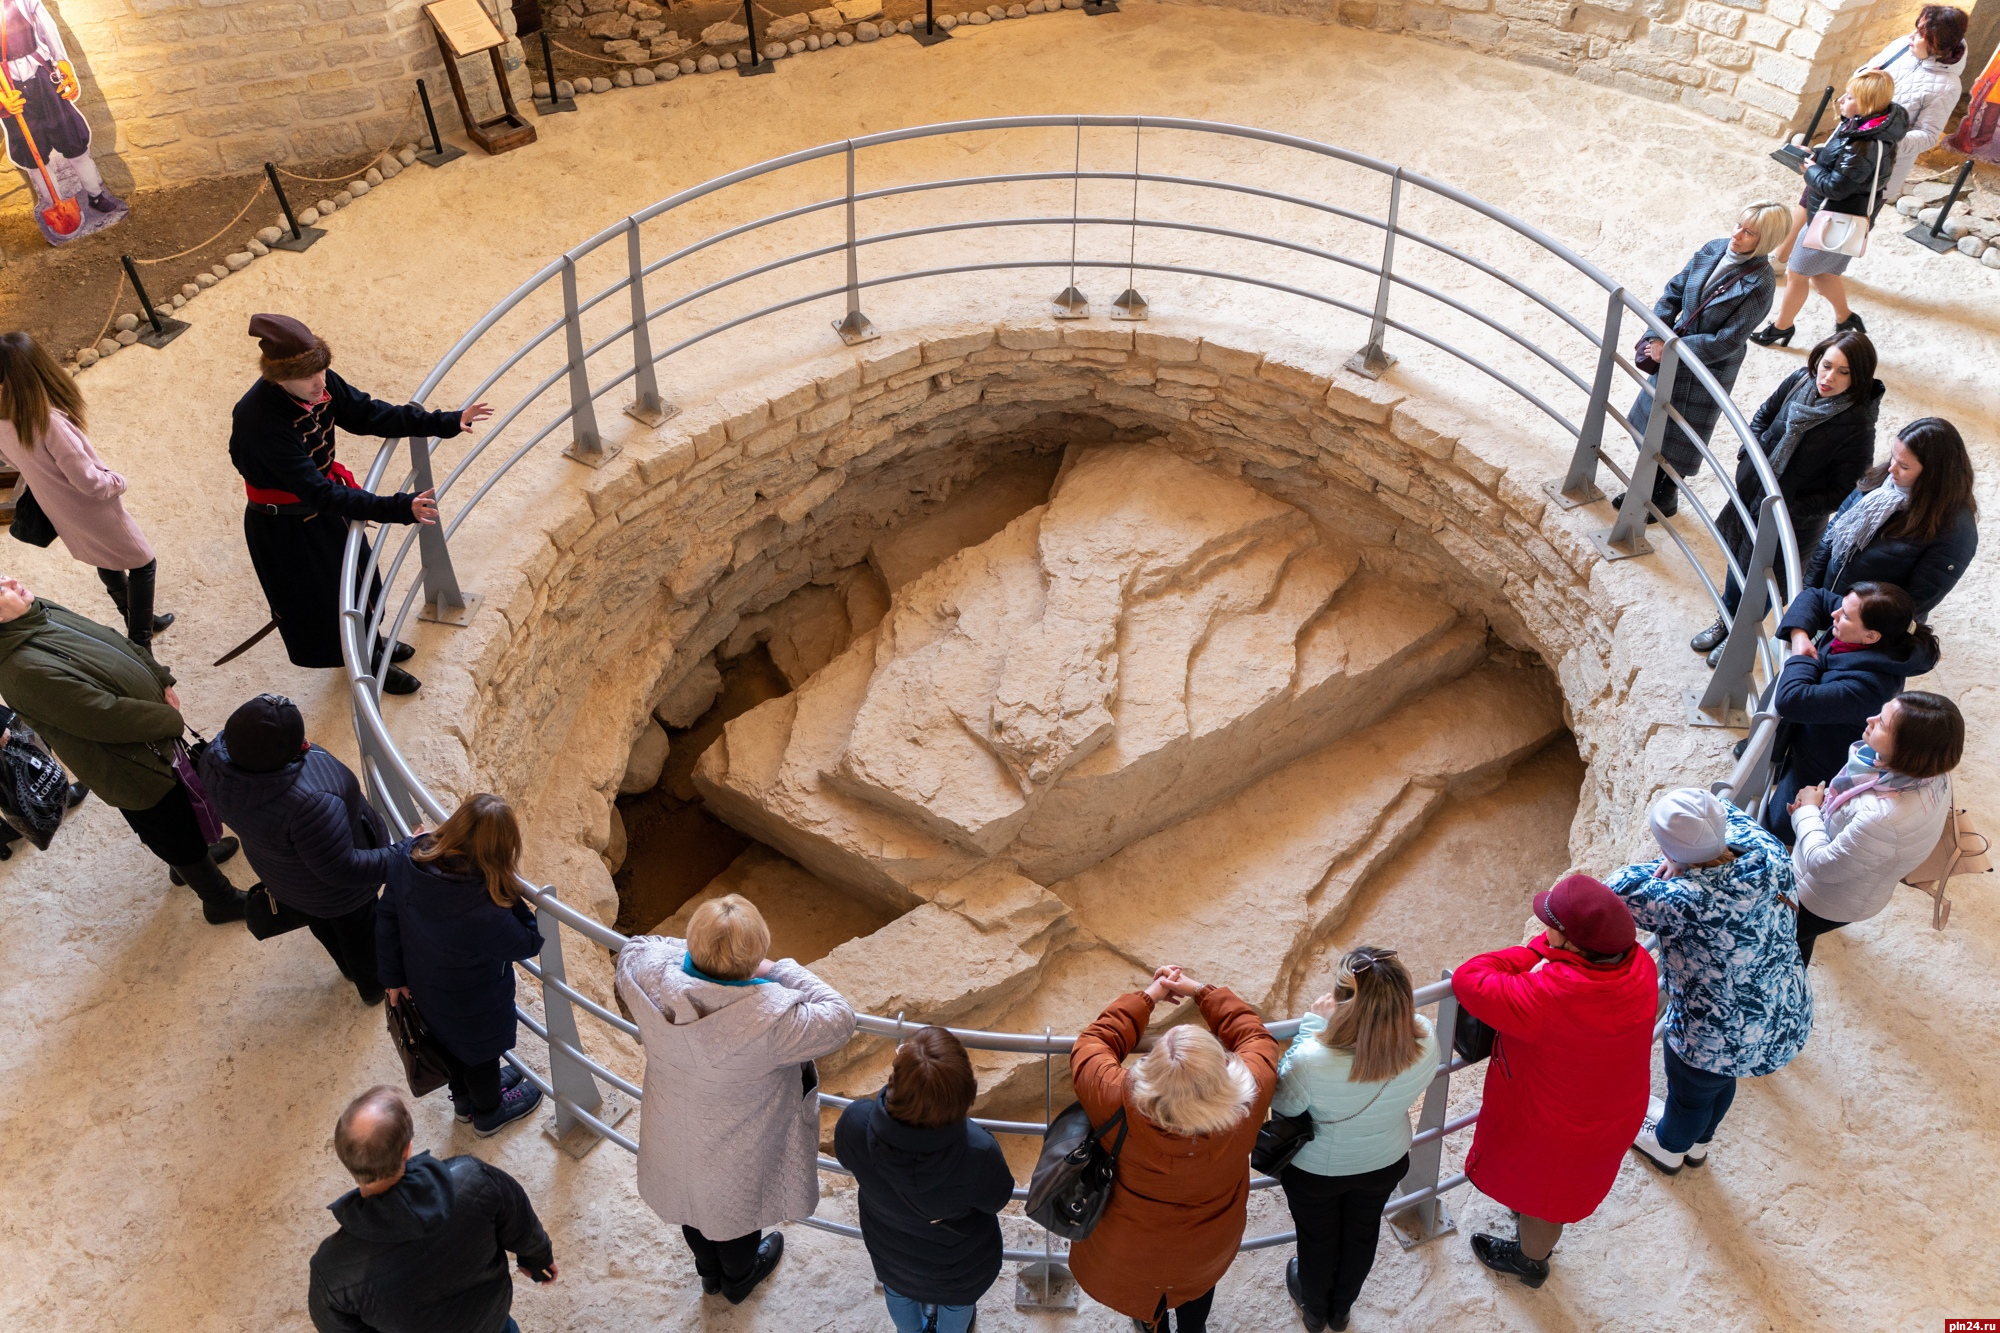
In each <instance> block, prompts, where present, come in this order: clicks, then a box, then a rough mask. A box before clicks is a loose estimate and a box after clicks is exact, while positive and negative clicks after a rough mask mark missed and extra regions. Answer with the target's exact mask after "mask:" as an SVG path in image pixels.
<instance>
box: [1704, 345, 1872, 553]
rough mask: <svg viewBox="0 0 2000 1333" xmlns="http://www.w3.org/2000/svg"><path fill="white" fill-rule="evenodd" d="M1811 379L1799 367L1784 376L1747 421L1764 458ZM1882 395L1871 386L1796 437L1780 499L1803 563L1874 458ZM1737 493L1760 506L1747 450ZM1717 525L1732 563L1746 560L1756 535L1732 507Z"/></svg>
mask: <svg viewBox="0 0 2000 1333" xmlns="http://www.w3.org/2000/svg"><path fill="white" fill-rule="evenodd" d="M1811 374H1812V372H1811V371H1810V370H1807V369H1806V368H1805V367H1804V366H1800V367H1799V368H1798V369H1797V370H1795V371H1793V372H1792V373H1791V374H1789V375H1787V376H1785V378H1784V379H1783V380H1782V381H1781V382H1780V383H1779V385H1778V387H1777V388H1775V389H1773V390H1771V396H1770V397H1769V398H1766V399H1765V400H1764V403H1763V406H1761V407H1759V408H1758V409H1757V414H1756V415H1755V416H1753V417H1751V418H1750V429H1751V430H1752V431H1753V432H1754V433H1755V434H1756V436H1757V443H1758V445H1759V446H1760V447H1761V448H1762V449H1763V451H1764V456H1765V457H1766V458H1769V457H1770V456H1771V454H1772V453H1773V452H1774V451H1775V450H1776V449H1777V447H1778V445H1779V444H1780V443H1781V442H1782V441H1783V440H1784V438H1785V420H1784V411H1783V408H1784V406H1785V399H1786V398H1787V397H1789V396H1790V395H1791V393H1792V391H1793V390H1794V389H1795V388H1797V387H1798V385H1799V382H1800V381H1801V380H1804V379H1805V378H1807V377H1808V376H1810V375H1811ZM1886 391H1887V390H1886V388H1885V387H1884V385H1883V383H1882V381H1881V380H1871V381H1869V387H1868V391H1867V392H1866V393H1864V394H1862V395H1860V396H1859V397H1858V398H1856V400H1855V402H1854V405H1853V406H1852V407H1850V408H1848V409H1847V410H1846V411H1845V412H1842V413H1841V414H1840V415H1839V416H1836V417H1830V418H1828V419H1827V420H1825V421H1822V422H1820V423H1819V424H1818V425H1817V426H1814V427H1813V428H1812V429H1811V430H1808V431H1807V432H1806V433H1805V434H1804V435H1802V436H1800V437H1799V443H1798V446H1797V447H1796V448H1795V449H1793V450H1792V456H1791V458H1790V459H1788V460H1787V461H1786V463H1785V470H1784V471H1783V472H1780V473H1779V474H1778V494H1779V497H1780V498H1781V499H1783V500H1784V502H1785V512H1786V513H1787V514H1788V515H1789V516H1790V517H1791V520H1792V535H1793V536H1794V537H1796V538H1797V539H1798V543H1799V558H1800V559H1801V560H1805V559H1806V558H1808V557H1809V556H1810V555H1811V554H1812V549H1813V546H1814V544H1815V543H1817V542H1818V541H1819V534H1820V532H1821V531H1822V530H1824V529H1825V527H1826V520H1827V516H1828V515H1829V514H1831V513H1832V512H1833V511H1834V509H1835V508H1836V507H1837V506H1838V505H1839V504H1840V502H1841V501H1842V500H1843V499H1845V498H1846V497H1847V493H1848V492H1849V491H1851V490H1853V489H1854V483H1856V482H1858V481H1860V480H1861V474H1862V473H1864V472H1866V471H1867V470H1868V463H1869V460H1871V459H1872V458H1874V456H1875V421H1876V418H1877V417H1878V416H1879V415H1880V412H1881V408H1882V395H1883V394H1884V393H1885V392H1886ZM1736 491H1737V494H1739V495H1741V496H1742V497H1743V503H1744V506H1745V507H1746V508H1748V509H1749V510H1750V512H1751V513H1753V514H1754V513H1756V512H1757V506H1758V505H1759V504H1762V503H1763V500H1764V483H1763V482H1761V481H1759V480H1758V479H1757V469H1756V468H1754V467H1752V466H1751V464H1750V454H1749V451H1748V450H1743V449H1739V450H1737V452H1736ZM1715 521H1716V526H1717V527H1719V528H1721V529H1722V539H1723V540H1724V541H1725V542H1727V543H1729V549H1730V551H1731V552H1733V553H1734V554H1735V556H1736V559H1737V560H1738V561H1739V562H1742V561H1746V560H1748V559H1749V558H1750V547H1751V540H1752V537H1753V535H1754V534H1752V533H1751V532H1750V531H1749V530H1748V529H1747V528H1745V526H1744V524H1743V521H1742V519H1741V518H1739V517H1738V516H1737V513H1736V506H1734V505H1724V506H1723V507H1722V512H1721V513H1720V514H1718V515H1716V520H1715Z"/></svg>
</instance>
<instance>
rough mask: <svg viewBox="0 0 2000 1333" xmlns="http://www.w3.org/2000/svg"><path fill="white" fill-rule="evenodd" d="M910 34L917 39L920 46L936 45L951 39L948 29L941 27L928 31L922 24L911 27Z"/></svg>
mask: <svg viewBox="0 0 2000 1333" xmlns="http://www.w3.org/2000/svg"><path fill="white" fill-rule="evenodd" d="M910 36H911V37H913V38H915V39H916V43H917V45H918V46H936V45H937V44H938V43H939V42H948V41H950V40H951V33H950V31H949V30H948V29H945V28H939V29H937V30H935V31H930V32H927V31H925V30H924V28H923V26H922V25H921V24H918V25H914V26H912V27H911V28H910Z"/></svg>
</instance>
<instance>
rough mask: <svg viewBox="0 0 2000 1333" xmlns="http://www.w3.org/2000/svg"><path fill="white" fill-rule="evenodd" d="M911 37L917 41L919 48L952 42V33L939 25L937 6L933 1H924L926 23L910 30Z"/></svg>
mask: <svg viewBox="0 0 2000 1333" xmlns="http://www.w3.org/2000/svg"><path fill="white" fill-rule="evenodd" d="M910 36H911V37H913V38H915V39H916V43H917V45H918V46H936V45H937V44H938V43H939V42H948V41H950V40H951V33H950V32H949V31H947V30H946V29H944V28H940V27H938V25H937V13H936V6H935V5H934V4H933V3H932V0H924V21H923V23H922V24H921V25H920V26H918V27H913V28H911V29H910Z"/></svg>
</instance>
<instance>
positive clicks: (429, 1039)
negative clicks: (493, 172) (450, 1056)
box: [383, 995, 451, 1097]
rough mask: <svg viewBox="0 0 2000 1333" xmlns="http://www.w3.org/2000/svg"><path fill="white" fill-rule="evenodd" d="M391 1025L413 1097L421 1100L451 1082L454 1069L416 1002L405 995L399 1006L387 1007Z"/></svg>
mask: <svg viewBox="0 0 2000 1333" xmlns="http://www.w3.org/2000/svg"><path fill="white" fill-rule="evenodd" d="M383 1008H384V1009H386V1010H387V1011H388V1013H387V1014H386V1015H385V1017H386V1018H387V1020H388V1023H389V1040H390V1041H391V1042H392V1043H394V1045H395V1047H396V1055H397V1057H398V1058H399V1059H401V1060H402V1062H403V1077H404V1078H405V1079H407V1080H408V1081H409V1084H410V1095H411V1096H412V1097H421V1096H423V1095H424V1094H425V1093H430V1092H436V1091H437V1090H438V1089H439V1088H441V1087H443V1086H444V1085H445V1084H447V1083H449V1082H450V1081H451V1067H450V1066H449V1065H447V1064H446V1063H445V1061H444V1048H443V1047H441V1046H439V1045H438V1039H437V1038H436V1037H433V1036H432V1035H431V1030H430V1029H429V1028H428V1027H426V1026H424V1016H423V1015H422V1014H420V1013H418V1012H417V1003H416V1001H415V1000H413V999H411V998H410V997H409V996H407V995H405V996H404V997H403V998H402V1000H401V1002H400V1003H397V1004H389V1005H384V1006H383Z"/></svg>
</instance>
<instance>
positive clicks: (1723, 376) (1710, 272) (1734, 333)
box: [1612, 200, 1790, 522]
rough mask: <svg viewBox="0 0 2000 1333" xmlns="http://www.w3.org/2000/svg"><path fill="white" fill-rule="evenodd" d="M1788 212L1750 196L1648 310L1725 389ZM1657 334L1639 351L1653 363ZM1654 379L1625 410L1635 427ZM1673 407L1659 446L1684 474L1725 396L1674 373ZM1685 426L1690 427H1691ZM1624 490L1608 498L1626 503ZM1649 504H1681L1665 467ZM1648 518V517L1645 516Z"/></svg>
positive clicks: (1763, 299) (1697, 459)
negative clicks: (1732, 224)
mask: <svg viewBox="0 0 2000 1333" xmlns="http://www.w3.org/2000/svg"><path fill="white" fill-rule="evenodd" d="M1789 220H1790V214H1788V213H1787V212H1786V211H1785V206H1784V205H1783V204H1780V203H1774V202H1771V201H1768V200H1767V201H1765V202H1763V203H1756V204H1750V205H1748V206H1746V207H1745V208H1744V209H1743V210H1742V211H1741V212H1740V213H1738V214H1737V215H1736V228H1735V230H1734V231H1732V232H1731V233H1730V234H1729V235H1728V236H1724V237H1721V238H1719V239H1717V240H1713V241H1709V242H1707V243H1706V244H1704V245H1703V246H1702V247H1701V248H1700V249H1699V250H1696V251H1695V252H1694V255H1693V257H1692V258H1690V259H1689V260H1688V262H1687V263H1686V264H1684V265H1682V267H1681V271H1680V272H1679V273H1676V274H1675V275H1674V276H1673V277H1672V278H1671V279H1669V280H1668V282H1667V287H1666V290H1665V291H1663V292H1661V293H1660V299H1659V300H1657V301H1655V302H1653V313H1654V314H1655V315H1657V316H1658V317H1659V318H1660V319H1661V320H1662V321H1663V322H1665V323H1666V325H1667V326H1668V327H1669V328H1671V329H1672V330H1673V331H1674V333H1675V334H1676V335H1678V336H1679V338H1680V340H1681V342H1680V348H1681V355H1682V356H1683V357H1692V358H1693V359H1695V360H1696V361H1699V362H1701V364H1702V365H1704V366H1706V367H1708V371H1709V373H1710V374H1711V375H1714V376H1715V382H1716V383H1717V384H1719V385H1721V386H1722V392H1723V394H1724V395H1725V396H1726V395H1727V394H1728V393H1729V391H1730V390H1731V389H1733V388H1734V387H1735V386H1736V372H1737V371H1739V370H1740V369H1742V367H1743V357H1744V355H1745V352H1746V344H1747V342H1748V340H1749V337H1750V334H1751V331H1752V330H1754V329H1755V328H1756V327H1757V321H1758V320H1760V319H1762V318H1764V316H1765V315H1767V314H1769V313H1770V310H1771V298H1772V295H1773V294H1774V293H1775V292H1776V291H1777V287H1778V278H1777V275H1776V274H1775V273H1773V272H1772V271H1771V264H1770V261H1769V259H1767V258H1766V256H1768V255H1769V254H1770V253H1771V250H1772V248H1773V247H1774V246H1776V245H1777V244H1778V242H1780V241H1782V240H1783V239H1784V238H1785V227H1786V225H1787V223H1788V222H1789ZM1665 346H1666V345H1665V343H1664V342H1662V341H1661V340H1660V339H1658V338H1654V337H1650V336H1649V337H1644V338H1641V339H1640V340H1639V345H1638V348H1637V350H1638V352H1639V353H1640V355H1641V360H1642V361H1643V362H1645V363H1646V364H1648V365H1655V366H1656V365H1657V364H1658V362H1659V359H1660V356H1661V355H1662V353H1663V352H1664V351H1665ZM1652 385H1653V382H1652V381H1650V380H1649V381H1648V386H1647V387H1646V388H1644V389H1642V390H1640V392H1639V397H1638V400H1637V401H1636V402H1634V403H1633V404H1632V410H1631V412H1630V414H1629V416H1630V419H1631V422H1632V429H1633V430H1635V431H1641V432H1643V431H1644V430H1645V429H1646V423H1647V422H1648V421H1650V420H1651V419H1652V414H1653V387H1652ZM1671 402H1672V404H1673V409H1674V411H1676V412H1678V413H1680V415H1681V420H1682V421H1685V422H1686V423H1687V429H1686V430H1683V429H1682V428H1681V426H1680V424H1679V422H1675V423H1673V424H1672V425H1670V426H1669V427H1668V428H1667V434H1666V437H1665V438H1664V439H1663V440H1662V441H1661V444H1660V454H1661V456H1662V457H1663V458H1665V459H1666V461H1667V462H1668V463H1670V464H1672V465H1673V468H1674V471H1676V472H1678V473H1679V474H1680V475H1681V476H1683V477H1691V476H1693V475H1694V474H1695V472H1696V471H1697V470H1698V469H1699V468H1700V467H1701V450H1700V448H1699V447H1698V445H1697V443H1696V441H1697V439H1698V440H1699V441H1700V443H1701V444H1706V443H1708V438H1709V436H1711V435H1713V434H1714V433H1715V423H1716V422H1717V421H1719V420H1721V418H1722V402H1721V400H1720V399H1718V398H1716V397H1715V396H1714V395H1713V394H1711V393H1709V391H1708V390H1707V389H1706V388H1705V387H1703V385H1702V383H1701V382H1700V381H1699V380H1697V379H1696V378H1695V377H1694V375H1692V374H1690V373H1683V374H1680V375H1677V376H1676V377H1675V379H1674V392H1673V397H1672V399H1671ZM1689 432H1692V434H1690V433H1689ZM1624 500H1625V497H1624V496H1622V495H1621V496H1619V497H1618V498H1617V499H1616V500H1613V501H1612V503H1613V504H1614V505H1618V504H1623V503H1624ZM1652 501H1653V507H1654V508H1656V509H1658V510H1659V511H1660V513H1662V514H1667V515H1671V514H1673V513H1675V512H1677V511H1678V510H1679V508H1680V487H1679V486H1677V485H1676V484H1675V483H1674V479H1673V478H1672V477H1670V476H1668V475H1667V474H1666V473H1665V472H1664V471H1662V472H1661V473H1660V474H1659V476H1658V477H1657V478H1656V479H1655V480H1654V482H1653V495H1652ZM1647 521H1648V522H1650V521H1651V519H1650V517H1649V518H1648V520H1647Z"/></svg>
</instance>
